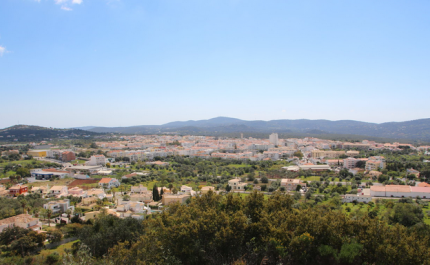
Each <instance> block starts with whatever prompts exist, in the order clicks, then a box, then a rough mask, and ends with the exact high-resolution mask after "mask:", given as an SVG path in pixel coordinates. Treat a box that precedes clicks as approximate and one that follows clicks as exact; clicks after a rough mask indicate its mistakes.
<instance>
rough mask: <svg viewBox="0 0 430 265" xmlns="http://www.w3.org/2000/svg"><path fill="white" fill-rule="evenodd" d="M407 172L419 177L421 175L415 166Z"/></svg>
mask: <svg viewBox="0 0 430 265" xmlns="http://www.w3.org/2000/svg"><path fill="white" fill-rule="evenodd" d="M406 172H407V173H408V174H411V175H415V177H417V178H419V177H420V172H419V171H418V170H415V169H413V168H409V169H406Z"/></svg>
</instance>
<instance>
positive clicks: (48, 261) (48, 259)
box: [45, 252, 60, 265]
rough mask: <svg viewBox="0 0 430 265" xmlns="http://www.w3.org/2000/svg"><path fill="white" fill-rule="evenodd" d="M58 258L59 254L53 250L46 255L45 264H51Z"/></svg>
mask: <svg viewBox="0 0 430 265" xmlns="http://www.w3.org/2000/svg"><path fill="white" fill-rule="evenodd" d="M59 260H60V255H58V253H57V252H53V253H51V254H49V255H48V256H47V257H46V260H45V262H46V264H49V265H53V264H56V263H57V262H58V261H59Z"/></svg>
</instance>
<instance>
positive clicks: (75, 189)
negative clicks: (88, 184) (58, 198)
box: [69, 187, 87, 197]
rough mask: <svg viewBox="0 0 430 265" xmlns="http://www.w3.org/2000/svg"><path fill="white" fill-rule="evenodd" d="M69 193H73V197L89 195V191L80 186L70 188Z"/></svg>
mask: <svg viewBox="0 0 430 265" xmlns="http://www.w3.org/2000/svg"><path fill="white" fill-rule="evenodd" d="M69 195H72V196H73V197H87V193H86V192H84V190H83V189H81V188H79V187H73V188H70V189H69Z"/></svg>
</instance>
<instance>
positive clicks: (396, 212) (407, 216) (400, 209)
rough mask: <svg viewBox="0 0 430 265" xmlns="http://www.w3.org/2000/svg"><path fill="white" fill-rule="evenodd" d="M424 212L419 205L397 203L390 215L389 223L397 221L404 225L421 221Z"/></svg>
mask: <svg viewBox="0 0 430 265" xmlns="http://www.w3.org/2000/svg"><path fill="white" fill-rule="evenodd" d="M423 218H424V214H423V212H422V210H421V207H420V206H418V205H416V204H411V203H397V204H396V205H395V206H394V209H393V215H392V216H391V217H390V222H391V223H399V224H402V225H404V226H406V227H410V226H413V225H415V224H418V223H420V222H422V220H423Z"/></svg>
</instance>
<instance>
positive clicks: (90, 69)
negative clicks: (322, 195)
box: [0, 0, 430, 128]
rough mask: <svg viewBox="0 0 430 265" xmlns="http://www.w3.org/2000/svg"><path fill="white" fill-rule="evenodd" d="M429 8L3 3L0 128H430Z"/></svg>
mask: <svg viewBox="0 0 430 265" xmlns="http://www.w3.org/2000/svg"><path fill="white" fill-rule="evenodd" d="M429 13H430V2H428V1H424V0H421V1H414V2H404V1H388V0H385V1H378V2H375V1H370V0H369V1H355V2H347V1H324V2H322V1H291V2H288V1H271V2H267V1H264V2H263V1H254V0H250V1H249V0H246V1H245V0H219V1H197V0H190V1H185V2H184V1H179V0H173V1H172V0H169V1H168V0H155V1H141V0H127V1H125V0H91V1H90V0H61V1H59V0H3V1H0V25H1V27H0V95H1V97H0V98H1V99H2V101H1V106H2V111H1V112H0V128H5V127H8V126H12V125H15V124H18V123H20V124H29V125H40V126H47V127H58V128H68V127H81V126H90V125H91V126H106V127H114V126H132V125H160V124H164V123H168V122H172V121H186V120H201V119H210V118H214V117H219V116H224V117H234V118H239V119H244V120H276V119H327V120H357V121H365V122H375V123H382V122H390V121H407V120H416V119H422V118H429V116H430V115H429V111H428V107H427V105H428V99H429V98H430V75H429V74H428V73H430V49H428V47H430V16H428V14H429Z"/></svg>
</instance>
